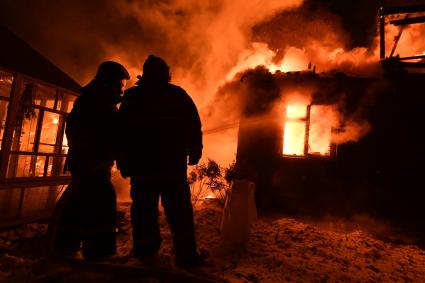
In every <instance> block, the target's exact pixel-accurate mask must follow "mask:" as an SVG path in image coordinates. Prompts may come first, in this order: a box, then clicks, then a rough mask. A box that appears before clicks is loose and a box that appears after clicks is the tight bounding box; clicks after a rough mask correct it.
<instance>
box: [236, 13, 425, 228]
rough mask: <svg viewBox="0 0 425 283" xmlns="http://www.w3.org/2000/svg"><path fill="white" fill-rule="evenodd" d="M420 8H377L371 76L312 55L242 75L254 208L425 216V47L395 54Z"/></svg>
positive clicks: (244, 141) (243, 163) (241, 162)
mask: <svg viewBox="0 0 425 283" xmlns="http://www.w3.org/2000/svg"><path fill="white" fill-rule="evenodd" d="M423 12H425V7H424V6H409V7H403V8H391V9H381V10H380V15H379V24H380V31H381V32H380V40H379V43H380V58H381V60H380V61H381V62H380V64H379V63H377V66H378V67H379V69H380V70H379V71H377V72H375V75H374V76H369V75H368V76H361V75H357V76H352V75H348V74H345V73H343V72H337V71H334V72H326V73H316V72H315V70H314V67H313V66H312V64H310V65H309V68H308V70H306V71H302V72H279V71H277V72H275V73H271V72H270V71H269V69H267V68H265V67H263V66H259V67H257V68H255V69H251V70H248V71H246V72H244V73H242V74H241V75H240V76H239V82H238V88H239V89H240V91H241V92H243V93H244V96H245V101H244V109H243V110H242V112H243V113H242V117H243V118H242V119H241V122H240V128H239V139H238V149H237V157H236V159H237V164H238V166H239V170H240V174H241V175H242V176H243V177H245V178H248V179H250V180H253V181H255V182H256V184H257V191H256V201H257V206H258V208H259V210H260V211H261V210H262V211H264V210H267V209H274V210H276V209H277V210H280V211H285V212H289V213H297V214H300V213H301V214H308V215H315V216H317V215H323V214H328V213H330V214H336V215H343V216H348V215H353V214H355V213H367V214H370V215H374V216H377V217H383V218H388V219H392V220H396V221H400V222H403V223H406V224H407V222H406V220H409V221H408V222H411V223H416V224H417V223H418V222H421V221H422V222H423V220H422V218H423V215H424V212H423V210H422V207H423V205H422V202H423V199H424V197H425V191H424V190H423V181H422V175H423V174H422V173H421V167H422V166H421V163H422V161H423V159H424V157H425V152H424V146H423V145H424V138H423V134H422V129H423V123H424V122H425V119H424V117H423V115H422V112H423V105H424V102H425V97H424V95H423V89H424V87H423V84H424V82H425V73H424V72H423V67H424V63H423V60H424V58H425V56H424V55H423V54H419V55H415V56H403V57H400V56H399V55H397V56H395V55H394V54H395V50H397V49H396V48H397V44H398V43H399V40H400V38H401V37H402V34H403V29H404V28H405V27H407V26H409V25H413V24H420V23H424V22H425V19H424V17H423ZM390 26H396V27H399V32H398V34H397V36H396V37H395V38H394V41H391V39H392V38H391V39H390V40H388V38H385V34H386V32H385V29H386V28H388V27H390ZM388 42H392V44H393V45H392V46H389V45H388ZM377 61H378V60H377ZM416 224H415V225H416Z"/></svg>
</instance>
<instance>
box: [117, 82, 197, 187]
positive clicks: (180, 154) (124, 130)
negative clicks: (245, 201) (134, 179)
mask: <svg viewBox="0 0 425 283" xmlns="http://www.w3.org/2000/svg"><path fill="white" fill-rule="evenodd" d="M118 112H119V123H120V127H119V128H120V140H119V143H120V150H119V157H118V159H117V165H118V168H119V169H120V170H121V174H122V175H123V176H141V177H143V178H154V179H155V178H161V179H164V178H165V179H170V178H171V179H174V178H176V179H184V180H186V170H187V160H188V156H189V157H191V158H192V159H194V160H197V159H199V158H200V157H201V154H202V131H201V121H200V118H199V114H198V110H197V109H196V106H195V104H194V103H193V101H192V99H191V98H190V96H189V95H188V94H187V93H186V91H185V90H184V89H182V88H181V87H179V86H176V85H173V84H170V83H162V84H160V83H149V82H146V81H143V80H141V81H139V82H138V83H137V86H135V87H133V88H130V89H128V90H127V91H126V92H125V94H124V97H123V102H122V104H121V106H120V109H119V111H118Z"/></svg>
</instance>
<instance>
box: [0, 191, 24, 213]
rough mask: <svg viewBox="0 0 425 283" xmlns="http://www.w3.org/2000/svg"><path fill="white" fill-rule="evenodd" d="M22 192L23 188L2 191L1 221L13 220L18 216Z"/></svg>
mask: <svg viewBox="0 0 425 283" xmlns="http://www.w3.org/2000/svg"><path fill="white" fill-rule="evenodd" d="M21 191H22V189H21V188H13V189H4V190H0V219H12V218H16V217H17V216H18V213H19V212H18V209H19V203H20V200H21Z"/></svg>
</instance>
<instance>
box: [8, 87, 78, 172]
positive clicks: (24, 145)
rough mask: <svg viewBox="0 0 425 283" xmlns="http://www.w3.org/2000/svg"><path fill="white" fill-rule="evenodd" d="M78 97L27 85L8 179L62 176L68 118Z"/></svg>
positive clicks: (17, 124)
mask: <svg viewBox="0 0 425 283" xmlns="http://www.w3.org/2000/svg"><path fill="white" fill-rule="evenodd" d="M75 99H76V96H75V95H72V94H71V93H65V92H62V91H59V90H58V89H56V88H53V87H50V86H46V85H43V84H40V83H36V82H33V81H30V80H28V81H25V82H24V86H23V89H22V94H21V98H20V101H19V107H18V113H17V122H16V125H15V128H14V132H13V139H12V146H11V152H10V156H9V163H8V168H7V174H6V176H7V178H19V177H51V176H62V175H64V174H63V173H62V171H63V170H62V169H63V165H64V162H65V157H66V152H67V144H66V139H65V135H64V128H65V118H66V115H67V113H68V112H69V111H70V110H71V108H72V106H73V103H74V101H75Z"/></svg>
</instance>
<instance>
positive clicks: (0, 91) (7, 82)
mask: <svg viewBox="0 0 425 283" xmlns="http://www.w3.org/2000/svg"><path fill="white" fill-rule="evenodd" d="M12 84H13V76H12V75H11V74H9V73H7V72H5V71H0V96H3V97H10V93H11V91H12Z"/></svg>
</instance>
